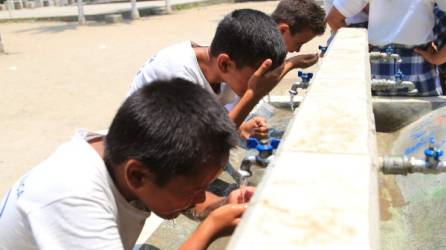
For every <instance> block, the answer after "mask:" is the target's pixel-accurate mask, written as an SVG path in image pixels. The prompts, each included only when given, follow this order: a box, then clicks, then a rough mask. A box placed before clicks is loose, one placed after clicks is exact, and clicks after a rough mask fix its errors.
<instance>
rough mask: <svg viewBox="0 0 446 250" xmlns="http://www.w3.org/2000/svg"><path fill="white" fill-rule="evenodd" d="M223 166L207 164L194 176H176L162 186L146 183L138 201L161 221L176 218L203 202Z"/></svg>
mask: <svg viewBox="0 0 446 250" xmlns="http://www.w3.org/2000/svg"><path fill="white" fill-rule="evenodd" d="M226 163H227V160H226V161H225V163H224V164H209V165H207V166H206V167H204V168H202V169H203V171H201V172H200V173H198V174H197V175H194V176H176V177H174V178H172V179H171V180H170V181H168V182H167V183H166V184H165V185H164V186H162V187H159V186H158V185H156V184H154V183H147V185H146V189H145V191H144V192H143V194H144V195H140V196H139V199H140V200H141V201H142V202H143V203H144V204H145V205H146V206H147V207H148V208H149V209H150V210H151V211H152V212H154V213H155V214H156V215H158V216H159V217H161V218H163V219H173V218H176V217H177V216H178V215H180V213H182V212H184V211H185V210H186V209H188V208H191V207H194V206H195V205H196V204H198V203H202V202H203V201H204V200H205V191H206V189H207V187H208V185H209V184H210V183H211V182H212V181H214V180H215V179H216V178H217V177H218V176H219V175H220V174H221V172H222V169H223V167H224V166H225V165H226Z"/></svg>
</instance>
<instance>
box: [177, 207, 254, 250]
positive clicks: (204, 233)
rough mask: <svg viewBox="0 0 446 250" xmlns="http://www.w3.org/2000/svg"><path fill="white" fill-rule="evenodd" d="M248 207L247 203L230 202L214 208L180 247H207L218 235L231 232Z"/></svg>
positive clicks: (185, 249)
mask: <svg viewBox="0 0 446 250" xmlns="http://www.w3.org/2000/svg"><path fill="white" fill-rule="evenodd" d="M246 207H247V206H246V204H236V205H233V204H228V205H225V206H222V207H220V208H218V209H216V210H214V211H213V212H212V213H211V214H210V215H209V216H208V217H207V218H206V219H205V220H204V221H203V223H201V224H200V226H198V228H197V230H196V231H195V232H194V233H193V234H192V236H191V237H190V238H189V239H188V240H187V241H186V242H184V244H183V245H182V246H181V248H180V249H181V250H187V249H194V250H201V249H206V248H207V247H208V246H209V245H210V244H211V243H212V241H214V240H215V239H217V238H218V237H221V236H224V235H229V234H231V233H232V231H233V230H234V228H235V227H236V226H237V225H238V223H239V222H240V217H241V216H242V214H243V212H244V211H245V210H246Z"/></svg>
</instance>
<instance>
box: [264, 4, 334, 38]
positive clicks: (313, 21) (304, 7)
mask: <svg viewBox="0 0 446 250" xmlns="http://www.w3.org/2000/svg"><path fill="white" fill-rule="evenodd" d="M271 16H272V18H273V19H274V21H276V23H278V24H279V23H286V24H288V26H290V31H291V34H293V35H294V34H296V33H298V32H301V31H303V30H305V29H309V30H311V31H312V32H313V33H314V34H316V35H322V34H324V32H325V24H326V23H325V11H324V9H322V7H321V6H319V5H318V4H317V3H316V2H315V1H314V0H281V1H280V2H279V4H278V5H277V7H276V9H275V10H274V12H273V14H272V15H271Z"/></svg>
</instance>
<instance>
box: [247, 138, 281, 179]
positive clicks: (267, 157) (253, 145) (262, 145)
mask: <svg viewBox="0 0 446 250" xmlns="http://www.w3.org/2000/svg"><path fill="white" fill-rule="evenodd" d="M279 143H280V140H279V139H276V138H272V139H271V140H268V139H263V140H260V141H258V140H257V139H256V138H253V137H252V138H248V139H247V140H246V145H247V147H248V148H249V149H256V150H257V155H255V156H254V155H249V156H246V157H245V158H244V159H243V160H242V163H241V165H240V170H243V171H246V172H248V173H249V176H251V175H252V172H251V166H252V165H253V164H256V165H258V166H259V167H262V168H265V167H267V166H268V164H269V163H270V162H271V161H272V160H273V159H274V155H273V151H274V150H275V149H277V147H278V146H279Z"/></svg>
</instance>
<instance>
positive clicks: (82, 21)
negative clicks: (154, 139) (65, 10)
mask: <svg viewBox="0 0 446 250" xmlns="http://www.w3.org/2000/svg"><path fill="white" fill-rule="evenodd" d="M77 10H78V12H79V18H78V20H79V24H80V25H84V24H85V23H86V20H85V16H84V3H83V0H77Z"/></svg>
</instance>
